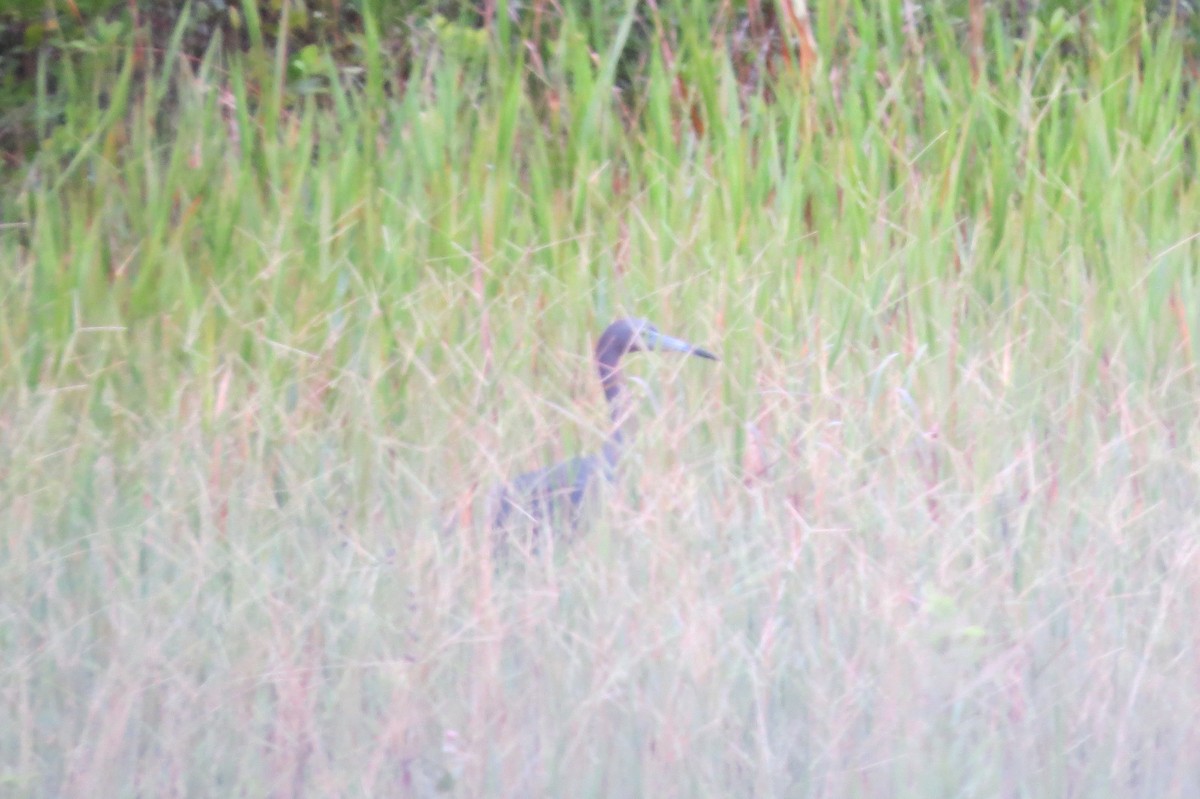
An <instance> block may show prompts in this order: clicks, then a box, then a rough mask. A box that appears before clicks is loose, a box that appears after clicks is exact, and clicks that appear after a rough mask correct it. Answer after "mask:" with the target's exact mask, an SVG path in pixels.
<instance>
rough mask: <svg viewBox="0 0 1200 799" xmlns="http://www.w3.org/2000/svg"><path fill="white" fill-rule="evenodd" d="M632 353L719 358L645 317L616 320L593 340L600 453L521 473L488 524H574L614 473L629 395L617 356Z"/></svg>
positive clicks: (624, 432)
mask: <svg viewBox="0 0 1200 799" xmlns="http://www.w3.org/2000/svg"><path fill="white" fill-rule="evenodd" d="M632 352H678V353H683V354H685V355H691V356H695V357H697V358H704V359H706V360H710V361H716V360H719V359H718V358H717V356H715V355H713V354H712V353H711V352H709V351H708V350H706V349H702V348H700V347H697V346H695V345H693V344H690V343H688V342H687V341H684V340H683V339H679V338H674V337H672V336H668V335H665V334H664V333H662V332H661V331H660V330H659V329H658V328H657V327H655V326H654V325H653V324H651V323H650V322H648V321H646V320H645V319H618V320H617V321H615V322H613V323H612V324H611V325H609V326H608V327H607V328H605V329H604V332H603V333H601V334H600V339H599V340H598V341H597V342H596V353H595V358H596V372H597V374H598V375H599V376H600V385H601V387H602V388H603V389H604V399H605V400H606V401H607V402H608V407H609V415H610V418H611V420H612V426H611V428H610V429H609V434H608V437H607V438H606V439H605V441H604V445H603V447H602V448H601V450H600V451H599V452H596V453H592V454H591V455H583V456H580V457H576V458H571V459H570V460H566V461H563V462H562V463H557V464H554V465H553V466H549V467H547V468H544V469H537V470H535V471H532V472H526V473H525V474H521V475H519V476H517V477H516V478H514V479H513V480H512V481H511V482H509V483H508V484H507V485H504V486H501V487H500V489H499V491H498V498H497V500H496V507H495V512H494V515H493V518H492V529H493V530H497V531H503V530H506V529H509V528H510V527H512V526H514V525H516V524H522V523H524V524H527V525H530V526H533V527H534V528H535V529H536V527H539V526H541V525H544V524H550V525H552V526H553V525H554V524H557V523H565V524H567V525H569V527H570V528H571V529H574V528H576V527H578V525H579V522H580V517H581V513H582V510H583V506H584V502H585V500H586V499H587V497H588V495H589V493H590V492H591V491H593V490H594V489H595V487H596V486H597V485H598V484H599V482H600V481H601V480H603V481H607V482H611V481H612V480H613V479H614V478H615V477H616V468H617V463H618V461H619V460H620V458H621V454H622V452H623V451H624V449H625V445H626V443H627V439H628V437H629V432H628V431H627V429H626V428H627V427H628V420H629V417H630V412H629V411H630V409H629V398H628V395H627V394H626V392H625V379H624V377H623V376H622V374H621V368H620V362H621V358H622V357H624V356H625V355H627V354H629V353H632Z"/></svg>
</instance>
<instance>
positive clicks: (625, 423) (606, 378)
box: [598, 357, 633, 466]
mask: <svg viewBox="0 0 1200 799" xmlns="http://www.w3.org/2000/svg"><path fill="white" fill-rule="evenodd" d="M598 368H599V372H600V385H602V386H603V387H604V399H606V400H607V401H608V411H609V418H611V419H612V428H611V429H610V430H609V434H608V438H607V439H606V440H605V442H604V459H605V460H606V461H608V464H609V466H616V464H617V461H618V460H619V459H620V457H621V453H622V451H624V449H625V442H626V441H627V440H628V439H629V438H630V437H631V436H632V435H633V421H632V419H631V418H630V417H631V416H632V414H631V413H630V410H631V408H630V402H629V393H628V392H627V391H625V380H624V378H622V377H621V372H620V371H619V370H618V369H617V365H616V363H615V359H614V360H612V361H610V359H607V358H603V357H601V358H600V359H599V367H598Z"/></svg>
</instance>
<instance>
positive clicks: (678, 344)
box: [642, 331, 720, 361]
mask: <svg viewBox="0 0 1200 799" xmlns="http://www.w3.org/2000/svg"><path fill="white" fill-rule="evenodd" d="M642 337H643V338H644V339H645V342H646V349H649V350H660V351H662V352H682V353H684V354H685V355H695V356H696V357H697V358H707V359H708V360H710V361H716V360H720V359H719V358H717V356H715V355H713V354H712V353H711V352H709V351H708V350H706V349H701V348H700V347H697V346H694V345H692V344H689V343H688V342H686V341H684V340H683V339H681V338H673V337H671V336H664V335H663V334H662V333H659V332H657V331H651V332H649V333H643V334H642Z"/></svg>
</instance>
